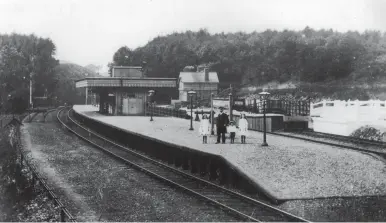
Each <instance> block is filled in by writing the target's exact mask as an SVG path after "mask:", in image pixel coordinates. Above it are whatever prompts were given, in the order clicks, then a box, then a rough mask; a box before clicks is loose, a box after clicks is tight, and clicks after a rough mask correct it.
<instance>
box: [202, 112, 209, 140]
mask: <svg viewBox="0 0 386 223" xmlns="http://www.w3.org/2000/svg"><path fill="white" fill-rule="evenodd" d="M199 131H200V135H202V143H208V135H209V133H210V124H209V119H208V116H207V115H205V114H204V115H203V116H202V119H201V122H200V129H199Z"/></svg>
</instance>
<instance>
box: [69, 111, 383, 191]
mask: <svg viewBox="0 0 386 223" xmlns="http://www.w3.org/2000/svg"><path fill="white" fill-rule="evenodd" d="M74 110H75V111H76V112H78V113H83V114H84V115H87V116H88V117H90V118H93V119H95V120H99V121H101V122H104V123H108V124H110V125H114V126H116V127H118V128H121V129H124V130H128V131H132V132H136V133H138V134H143V135H146V136H148V137H152V138H156V139H159V140H163V141H166V142H169V143H174V144H178V145H182V146H185V147H189V148H191V149H194V150H200V151H204V152H207V153H212V154H218V155H221V156H223V157H224V158H225V159H227V160H228V161H229V162H230V163H232V164H233V165H235V166H237V167H238V168H239V169H240V170H241V171H243V172H244V173H245V174H246V175H247V176H249V177H250V178H251V179H252V180H254V181H255V182H257V183H258V184H259V185H260V186H262V187H263V188H264V189H266V190H267V191H269V192H270V193H271V194H272V195H274V196H275V197H277V198H279V199H312V198H318V197H336V196H338V197H341V196H344V197H346V196H374V195H380V196H381V195H386V164H385V162H384V160H383V159H381V158H379V157H377V156H375V155H369V154H365V153H360V152H356V151H352V150H349V149H342V148H337V147H331V146H327V145H321V144H315V143H311V142H305V141H302V140H297V139H290V138H285V137H280V136H273V135H267V142H268V144H269V146H268V147H262V146H260V145H261V143H262V139H263V134H262V133H259V132H254V131H250V136H249V137H248V138H247V144H240V137H239V136H238V135H237V134H236V140H235V144H229V142H230V141H229V139H227V142H226V143H227V144H215V141H216V136H211V137H210V138H208V144H202V138H201V137H200V136H199V134H198V126H199V123H198V122H193V123H194V129H195V130H194V131H189V127H190V121H189V120H186V119H180V118H172V117H154V121H153V122H150V121H149V119H150V118H149V117H140V116H104V115H101V114H99V113H97V112H96V110H97V108H95V107H93V106H87V105H75V106H74Z"/></svg>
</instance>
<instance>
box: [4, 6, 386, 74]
mask: <svg viewBox="0 0 386 223" xmlns="http://www.w3.org/2000/svg"><path fill="white" fill-rule="evenodd" d="M382 14H384V15H382ZM307 25H308V26H310V27H312V28H315V29H319V28H327V29H329V28H332V29H334V30H338V31H347V30H358V31H361V32H362V31H364V30H366V29H376V30H381V31H382V32H384V31H386V0H190V1H188V0H110V1H108V0H103V1H102V0H78V1H74V0H23V1H22V0H20V1H18V0H0V33H11V32H17V33H24V34H30V33H35V34H36V35H38V36H42V37H49V38H51V39H52V40H53V41H54V43H55V44H56V47H57V55H56V57H57V58H58V59H60V60H66V61H71V62H74V63H77V64H79V65H83V66H85V65H87V64H90V63H92V64H96V65H103V66H104V70H106V65H107V63H108V62H109V61H111V60H112V56H113V54H114V52H115V51H116V50H117V49H118V48H119V47H121V46H124V45H126V46H128V47H130V48H136V47H138V46H142V45H145V44H146V43H147V42H148V41H149V40H151V39H153V38H154V37H156V36H158V35H164V34H168V33H171V32H173V31H185V30H193V31H197V30H199V29H200V28H207V29H208V31H209V32H210V33H216V32H222V31H224V32H234V31H245V32H252V31H255V30H256V31H263V30H265V29H268V28H269V29H277V30H282V29H285V28H289V29H296V30H300V29H303V28H304V27H306V26H307Z"/></svg>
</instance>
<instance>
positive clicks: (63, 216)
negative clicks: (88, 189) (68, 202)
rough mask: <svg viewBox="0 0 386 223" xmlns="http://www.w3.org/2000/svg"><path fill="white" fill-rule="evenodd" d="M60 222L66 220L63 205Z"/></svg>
mask: <svg viewBox="0 0 386 223" xmlns="http://www.w3.org/2000/svg"><path fill="white" fill-rule="evenodd" d="M60 222H66V215H65V213H64V210H63V207H61V208H60Z"/></svg>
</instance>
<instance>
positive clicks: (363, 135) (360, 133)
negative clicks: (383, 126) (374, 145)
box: [351, 125, 383, 141]
mask: <svg viewBox="0 0 386 223" xmlns="http://www.w3.org/2000/svg"><path fill="white" fill-rule="evenodd" d="M351 136H352V137H356V138H360V139H368V140H374V141H382V140H383V133H382V132H381V131H380V130H378V129H376V128H374V127H371V126H368V125H366V126H362V127H360V128H359V129H357V130H355V131H354V132H353V133H352V134H351Z"/></svg>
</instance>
